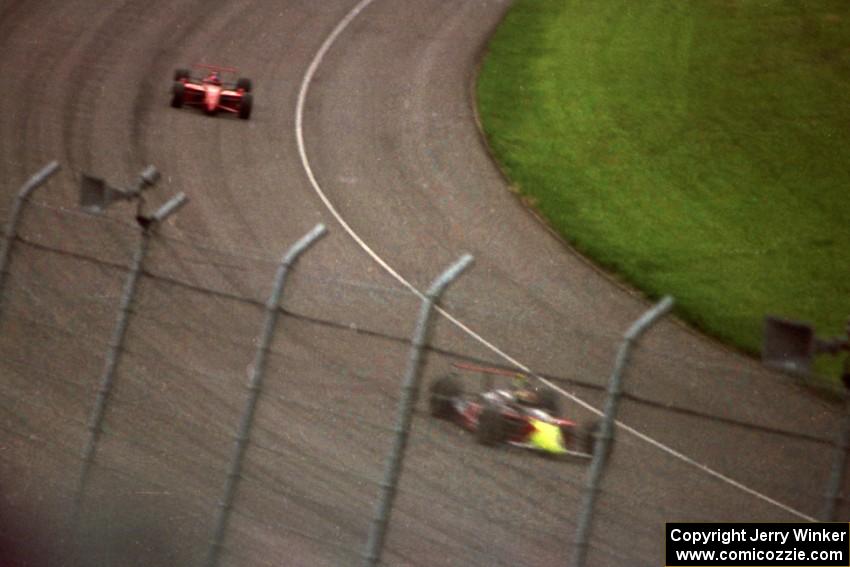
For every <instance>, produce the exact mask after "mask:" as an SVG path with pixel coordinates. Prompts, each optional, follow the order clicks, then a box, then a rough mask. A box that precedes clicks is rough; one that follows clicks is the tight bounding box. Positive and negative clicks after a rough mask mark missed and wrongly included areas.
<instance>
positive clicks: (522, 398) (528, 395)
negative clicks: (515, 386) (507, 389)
mask: <svg viewBox="0 0 850 567" xmlns="http://www.w3.org/2000/svg"><path fill="white" fill-rule="evenodd" d="M516 400H517V402H519V403H521V404H523V405H526V406H535V405H537V404H539V403H540V396H539V395H538V394H537V392H535V391H534V390H531V389H529V388H523V389H521V390H517V391H516Z"/></svg>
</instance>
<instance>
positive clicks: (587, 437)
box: [575, 419, 611, 455]
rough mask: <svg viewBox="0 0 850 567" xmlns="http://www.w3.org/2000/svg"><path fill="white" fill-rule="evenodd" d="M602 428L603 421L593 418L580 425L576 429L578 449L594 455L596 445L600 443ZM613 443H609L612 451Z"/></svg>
mask: <svg viewBox="0 0 850 567" xmlns="http://www.w3.org/2000/svg"><path fill="white" fill-rule="evenodd" d="M601 430H602V422H601V421H600V420H598V419H592V420H590V421H587V422H586V423H584V424H582V425H581V426H579V428H578V430H577V431H576V434H575V435H576V447H575V449H576V451H579V452H581V453H587V454H588V455H592V454H593V453H594V451H596V445H597V443H599V433H600V432H601ZM610 448H611V445H610V444H609V445H608V449H609V452H610Z"/></svg>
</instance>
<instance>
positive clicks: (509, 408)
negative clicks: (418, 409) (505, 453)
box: [428, 363, 598, 458]
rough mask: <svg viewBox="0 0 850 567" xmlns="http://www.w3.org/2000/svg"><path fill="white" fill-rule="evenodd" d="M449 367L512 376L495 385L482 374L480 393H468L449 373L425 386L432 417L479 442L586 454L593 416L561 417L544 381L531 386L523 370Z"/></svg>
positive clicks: (555, 398)
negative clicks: (456, 426)
mask: <svg viewBox="0 0 850 567" xmlns="http://www.w3.org/2000/svg"><path fill="white" fill-rule="evenodd" d="M454 366H455V367H456V368H459V369H463V370H470V371H475V372H480V373H482V375H483V376H485V377H486V376H487V375H502V376H511V377H512V378H513V379H514V380H513V383H512V384H511V385H510V386H509V387H503V388H499V387H494V386H493V380H492V379H485V384H484V386H483V387H482V388H479V390H480V391H479V392H477V393H473V392H468V391H467V389H466V388H464V386H465V382H464V378H462V377H461V376H460V375H459V374H458V373H456V372H451V373H449V374H446V375H444V376H442V377H440V378H438V379H437V380H435V381H434V382H433V383H432V384H431V386H430V391H429V400H428V402H429V404H428V405H429V410H430V413H431V415H432V416H433V417H437V418H442V419H447V420H450V421H452V422H454V423H457V424H459V425H460V426H462V427H463V428H465V429H467V430H469V431H472V432H473V433H474V434H475V438H476V440H477V441H478V442H479V443H481V444H483V445H498V444H508V445H512V446H515V447H522V448H525V449H531V450H534V451H537V452H541V453H544V454H548V455H560V456H567V457H578V458H590V457H591V456H592V455H593V450H594V446H595V443H596V434H597V430H598V422H597V421H589V422H587V423H585V424H582V425H579V424H578V423H577V422H575V421H573V420H570V419H566V418H563V417H560V410H559V404H558V394H557V392H555V391H554V390H553V389H552V388H550V387H548V386H545V385H544V384H538V385H533V386H532V385H531V384H529V380H528V378H527V377H525V375H523V374H521V373H516V372H511V371H507V370H502V369H498V368H487V367H481V366H475V365H471V364H465V363H455V364H454Z"/></svg>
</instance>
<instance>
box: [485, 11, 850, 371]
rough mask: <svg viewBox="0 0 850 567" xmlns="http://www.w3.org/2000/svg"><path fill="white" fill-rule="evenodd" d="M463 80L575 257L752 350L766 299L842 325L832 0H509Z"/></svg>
mask: <svg viewBox="0 0 850 567" xmlns="http://www.w3.org/2000/svg"><path fill="white" fill-rule="evenodd" d="M477 88H478V93H477V95H478V104H479V110H480V114H481V118H482V121H483V124H484V129H485V132H486V135H487V137H488V139H489V142H490V145H491V147H492V149H493V151H494V153H495V155H496V157H497V159H498V160H499V161H500V162H501V164H502V166H503V168H504V170H505V171H506V173H507V175H508V176H509V177H510V178H511V180H512V182H513V183H514V184H515V186H516V188H517V190H518V191H519V192H520V193H521V194H522V195H523V196H525V198H526V199H527V200H528V201H529V202H530V203H531V204H532V205H533V206H535V207H536V208H537V209H538V210H539V211H540V212H541V213H542V214H543V215H544V216H545V217H547V218H548V219H549V221H550V222H551V224H552V226H553V227H554V228H555V229H557V230H558V231H559V232H560V233H561V234H562V235H563V236H564V237H565V238H566V239H567V240H568V241H569V242H571V243H572V244H573V245H574V246H575V247H576V248H577V249H578V250H580V251H581V252H582V253H584V254H586V255H588V256H589V257H591V258H593V259H594V260H595V261H596V262H597V263H599V264H601V265H602V266H604V267H606V268H607V269H609V270H612V271H613V272H615V273H617V274H619V275H620V276H621V277H622V278H623V279H625V280H626V281H628V282H630V283H631V284H633V285H635V286H636V287H638V288H640V289H642V290H644V291H645V292H646V293H647V294H648V295H649V296H651V297H658V296H660V295H662V294H665V293H670V294H672V295H674V296H675V297H676V300H677V303H678V313H679V315H680V316H682V317H683V318H684V319H686V320H687V321H689V322H690V323H692V324H693V325H695V326H696V327H698V328H700V329H702V330H704V331H706V332H708V333H709V334H712V335H714V336H716V337H718V338H720V339H722V340H724V341H726V342H728V343H730V344H732V345H735V346H737V347H740V348H742V349H744V350H746V351H749V352H752V353H755V352H758V351H759V349H760V345H761V334H762V333H761V326H762V317H763V316H764V315H765V314H766V313H773V314H780V315H783V316H786V317H790V318H794V319H800V320H805V321H809V322H812V323H814V324H815V325H816V329H817V331H818V334H819V335H822V336H828V335H837V334H839V333H841V332H843V329H844V322H845V320H846V318H847V316H848V315H850V9H848V7H847V3H846V0H805V1H803V0H800V1H792V0H782V1H766V0H762V1H754V0H693V1H685V0H682V1H674V0H642V1H641V2H635V1H634V0H593V1H592V2H588V1H579V0H574V1H570V0H517V1H516V3H515V5H514V6H513V7H512V9H511V10H510V12H509V13H508V15H507V17H506V19H505V21H504V23H503V24H502V26H501V27H500V28H499V29H498V31H497V32H496V34H495V36H494V37H493V39H492V41H491V44H490V46H489V53H488V55H487V57H486V59H485V61H484V65H483V67H482V69H481V74H480V76H479V81H478V87H477ZM833 362H834V361H833ZM835 366H836V365H835V364H833V363H830V362H828V361H827V362H826V363H825V364H821V365H820V369H821V370H822V371H823V370H824V369H828V370H830V371H831V369H832V368H834V367H835Z"/></svg>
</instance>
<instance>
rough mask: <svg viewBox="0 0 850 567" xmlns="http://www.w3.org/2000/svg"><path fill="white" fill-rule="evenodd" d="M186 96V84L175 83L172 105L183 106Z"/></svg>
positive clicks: (172, 90) (172, 89)
mask: <svg viewBox="0 0 850 567" xmlns="http://www.w3.org/2000/svg"><path fill="white" fill-rule="evenodd" d="M185 96H186V85H184V84H183V83H180V82H176V83H174V85H172V87H171V106H173V107H174V108H180V107H181V106H183V98H184V97H185Z"/></svg>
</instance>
